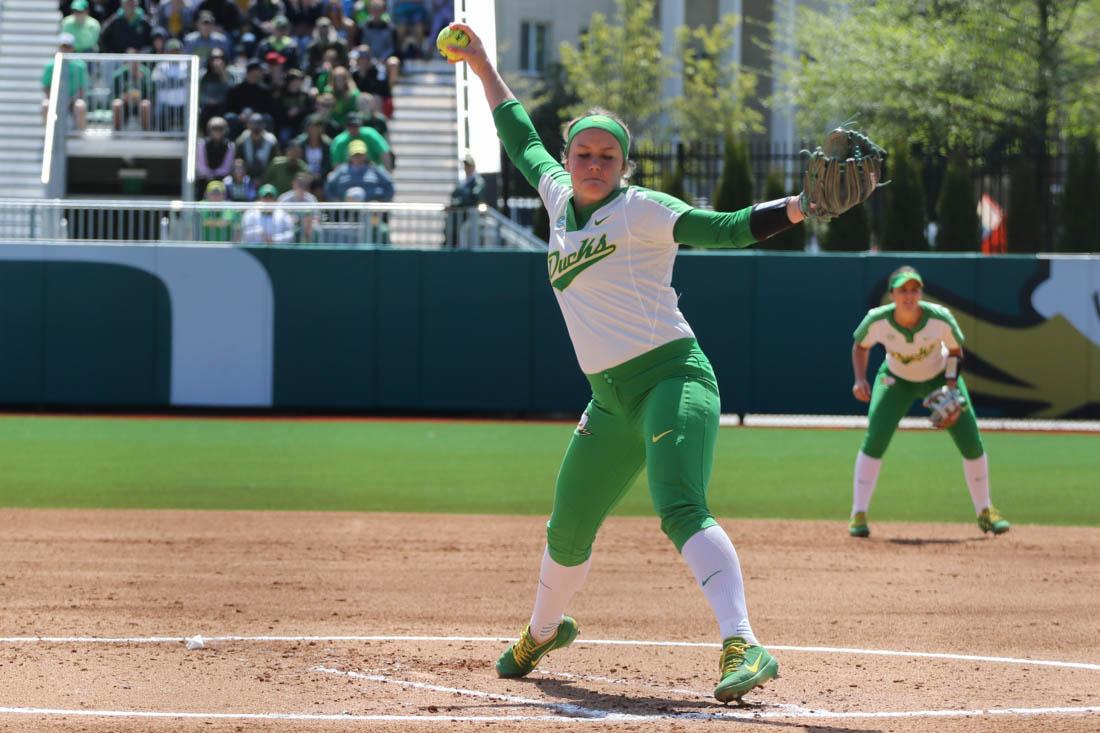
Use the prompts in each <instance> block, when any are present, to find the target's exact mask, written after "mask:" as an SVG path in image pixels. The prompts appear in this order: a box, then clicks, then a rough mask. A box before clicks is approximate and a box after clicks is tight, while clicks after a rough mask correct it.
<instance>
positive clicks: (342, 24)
mask: <svg viewBox="0 0 1100 733" xmlns="http://www.w3.org/2000/svg"><path fill="white" fill-rule="evenodd" d="M325 17H326V18H328V20H329V22H330V23H331V24H332V30H333V31H335V32H336V36H337V37H338V38H339V39H340V40H341V41H342V42H343V44H344V48H354V47H355V46H357V45H359V26H357V25H356V24H355V21H354V20H352V19H351V18H349V17H348V16H346V15H344V4H343V3H342V2H330V3H329V4H328V6H327V7H326V8H325Z"/></svg>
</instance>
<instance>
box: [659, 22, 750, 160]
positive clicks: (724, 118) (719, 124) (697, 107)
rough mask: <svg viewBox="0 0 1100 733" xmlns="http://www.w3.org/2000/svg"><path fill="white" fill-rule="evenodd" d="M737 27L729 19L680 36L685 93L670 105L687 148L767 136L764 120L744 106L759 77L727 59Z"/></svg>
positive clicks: (683, 31)
mask: <svg viewBox="0 0 1100 733" xmlns="http://www.w3.org/2000/svg"><path fill="white" fill-rule="evenodd" d="M737 25H738V18H737V16H736V15H732V14H731V15H726V16H725V17H723V18H722V20H721V22H719V23H718V24H717V25H715V26H713V27H711V28H707V27H699V28H695V29H691V28H688V27H686V26H681V27H680V28H678V29H677V31H676V43H677V47H678V54H679V57H680V60H681V63H682V64H683V80H684V85H683V90H684V91H683V94H682V95H681V96H679V97H677V98H676V99H674V100H672V102H671V104H670V106H671V108H672V119H673V121H674V122H675V124H676V127H677V130H678V131H679V133H680V137H681V138H682V139H683V140H684V141H685V142H687V143H689V144H694V143H698V142H714V141H717V140H720V139H723V138H726V137H728V136H729V135H731V134H733V135H738V136H741V135H745V134H746V133H750V132H763V131H764V127H763V115H761V114H760V112H759V111H758V110H755V109H752V108H751V107H750V106H748V104H746V101H745V100H747V99H750V98H752V97H753V96H754V95H755V94H756V85H757V76H756V74H754V73H752V72H750V71H748V70H746V69H744V68H742V67H741V65H740V64H739V63H737V62H736V61H733V60H727V59H730V57H731V53H732V50H733V41H734V38H736V33H737Z"/></svg>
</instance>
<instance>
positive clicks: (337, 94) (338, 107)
mask: <svg viewBox="0 0 1100 733" xmlns="http://www.w3.org/2000/svg"><path fill="white" fill-rule="evenodd" d="M318 91H320V92H322V93H324V92H328V93H329V94H332V99H333V105H332V115H331V116H332V120H333V121H334V122H335V123H336V124H338V125H340V126H344V125H346V124H347V118H348V115H350V114H352V113H353V112H356V111H357V110H358V109H359V90H358V89H357V88H356V87H355V82H354V81H352V80H351V74H350V73H349V72H348V70H347V68H345V67H343V66H337V67H336V68H335V69H333V70H332V73H331V74H329V76H328V78H327V79H326V80H325V85H324V86H323V87H318Z"/></svg>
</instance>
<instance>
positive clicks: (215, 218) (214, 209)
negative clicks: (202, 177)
mask: <svg viewBox="0 0 1100 733" xmlns="http://www.w3.org/2000/svg"><path fill="white" fill-rule="evenodd" d="M202 202H203V204H204V205H203V206H201V207H200V208H199V224H200V227H201V230H202V233H201V237H202V241H204V242H236V241H237V238H238V230H239V229H240V224H241V215H240V213H239V212H237V211H234V210H233V209H221V208H218V206H219V205H220V204H223V203H225V184H224V183H222V182H221V181H210V182H209V183H207V184H206V192H205V195H204V196H203V199H202Z"/></svg>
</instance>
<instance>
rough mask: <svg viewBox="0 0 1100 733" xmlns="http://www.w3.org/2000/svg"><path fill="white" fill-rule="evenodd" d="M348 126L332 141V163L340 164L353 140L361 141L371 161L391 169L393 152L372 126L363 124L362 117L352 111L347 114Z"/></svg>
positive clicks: (345, 159) (346, 157) (344, 160)
mask: <svg viewBox="0 0 1100 733" xmlns="http://www.w3.org/2000/svg"><path fill="white" fill-rule="evenodd" d="M347 126H348V128H347V129H346V130H344V131H343V132H341V133H340V134H339V135H337V136H336V137H335V138H334V139H333V141H332V164H333V165H340V164H341V163H344V162H346V161H347V159H348V146H349V144H350V143H351V142H352V141H353V140H359V141H361V142H362V143H363V144H364V145H365V146H366V150H367V155H368V156H370V159H371V162H372V163H376V164H380V165H384V166H385V167H386V170H393V154H392V153H391V152H390V144H389V143H388V142H386V138H384V137H382V135H380V134H379V133H378V131H377V130H375V129H374V128H372V127H367V126H365V125H364V124H363V117H362V116H361V115H360V114H359V113H358V112H352V113H350V114H349V115H348V116H347Z"/></svg>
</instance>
